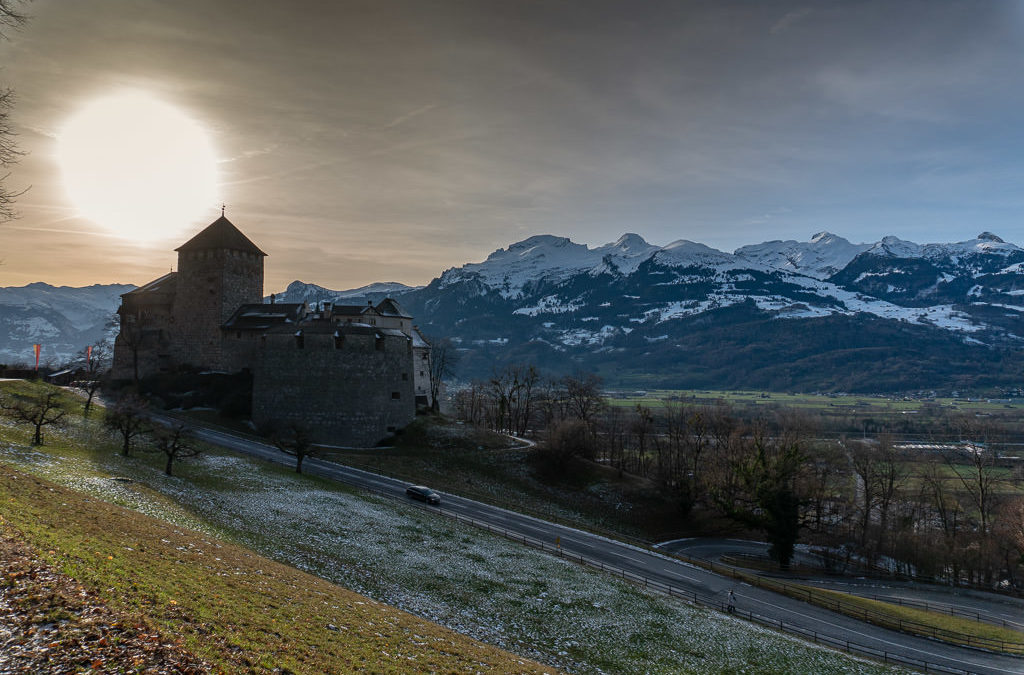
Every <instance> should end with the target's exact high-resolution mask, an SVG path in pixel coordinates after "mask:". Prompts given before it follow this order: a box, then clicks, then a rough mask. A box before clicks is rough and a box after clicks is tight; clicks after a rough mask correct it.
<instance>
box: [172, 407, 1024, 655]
mask: <svg viewBox="0 0 1024 675" xmlns="http://www.w3.org/2000/svg"><path fill="white" fill-rule="evenodd" d="M156 418H157V419H158V420H161V421H165V422H170V421H171V420H170V418H160V417H159V416H156ZM173 421H174V422H179V421H180V420H177V419H175V420H173ZM193 429H194V432H195V434H196V436H197V437H199V438H200V439H202V440H204V441H206V442H208V443H211V444H214V445H218V446H221V447H224V448H227V449H230V450H233V451H235V452H240V453H244V454H247V455H251V456H254V457H258V458H260V459H263V460H267V461H270V462H275V463H278V464H285V465H292V464H293V463H294V460H292V458H290V457H287V456H285V455H284V454H283V453H281V452H280V451H278V450H277V449H276V448H274V447H273V446H271V445H266V444H263V443H259V442H256V441H253V440H252V439H249V438H245V437H241V436H237V435H234V434H232V433H229V432H226V431H220V430H214V429H209V428H205V427H198V426H196V427H193ZM303 471H304V473H308V474H313V475H317V476H321V477H323V478H328V479H332V480H337V481H339V482H343V483H347V484H349V485H353V486H356V487H361V488H366V489H370V490H374V491H376V492H378V493H381V494H384V495H386V496H391V497H394V498H396V499H401V500H407V497H406V496H405V488H406V485H407V484H406V483H404V482H402V481H398V480H395V479H392V478H388V477H386V476H381V475H378V474H374V473H370V472H367V471H362V470H359V469H353V468H350V467H346V466H342V465H339V464H334V463H331V462H326V461H323V460H319V459H316V458H310V459H306V460H305V463H304V464H303ZM435 490H436V488H435ZM440 494H441V495H442V504H441V506H440V507H422V508H429V509H431V510H434V511H436V512H439V513H442V514H447V515H450V516H453V517H455V516H457V517H460V518H465V519H471V520H474V521H476V522H477V523H480V524H485V525H486V526H488V527H490V528H494V529H497V530H499V531H501V532H503V533H505V534H507V535H508V536H515V537H519V538H522V537H528V538H530V539H533V540H535V541H536V542H543V543H546V544H547V548H548V550H552V551H555V550H557V549H556V544H557V545H560V548H561V552H562V553H563V554H564V555H566V556H567V557H574V558H578V557H584V558H586V559H587V561H588V563H589V564H591V565H594V566H598V567H605V568H611V569H612V570H613V571H616V572H618V573H622V572H625V573H627V574H628V575H630V576H633V577H643V578H645V579H647V580H649V581H650V582H652V583H653V584H662V585H667V586H670V587H671V588H672V589H674V590H675V594H676V595H683V596H690V597H692V596H693V595H695V594H696V595H699V596H702V599H703V600H704V601H705V602H708V601H710V602H711V604H715V601H716V600H717V604H718V607H719V608H721V609H724V607H725V596H726V595H727V594H728V592H729V590H730V589H735V592H736V596H737V609H738V611H739V613H740V614H741V615H742V614H747V613H751V614H753V615H755V616H756V617H757V618H759V619H760V620H762V621H763V622H771V623H775V624H776V625H778V622H780V621H781V622H784V623H785V625H786V626H787V627H797V628H798V629H801V630H802V631H803V632H804V633H805V634H816V635H817V636H819V637H820V638H825V639H827V640H828V641H831V642H832V643H833V644H837V643H838V644H843V643H844V642H847V641H848V642H853V643H857V644H859V645H861V646H863V647H864V648H866V649H868V650H871V651H873V652H875V653H878V654H882V655H886V657H885V658H887V659H888V660H898V661H902V662H904V663H912V664H917V665H918V666H919V667H921V668H922V669H924V667H923V664H925V663H927V664H928V669H929V670H931V671H940V672H955V673H983V674H985V675H1004V674H1008V673H1024V659H1022V658H1017V657H1012V656H1005V655H998V654H990V653H986V652H981V651H976V650H971V649H966V648H960V647H955V646H952V645H948V644H945V643H941V642H935V641H932V640H927V639H924V638H919V637H915V636H911V635H904V634H901V633H896V632H893V631H888V630H885V629H883V628H878V627H876V626H872V625H870V624H865V623H862V622H860V621H857V620H854V619H850V618H848V617H845V616H842V615H838V614H835V613H833V612H830V611H828V610H824V609H821V608H818V607H814V606H812V605H808V604H806V603H803V602H800V601H797V600H793V599H790V598H786V597H783V596H779V595H776V594H774V593H771V592H770V591H765V590H762V589H758V588H754V587H752V586H748V585H746V584H742V583H739V584H738V583H737V582H736V581H735V580H733V579H730V578H727V577H723V576H720V575H717V574H714V573H712V572H709V571H707V570H704V569H702V568H699V567H696V566H693V565H690V564H687V563H685V562H682V561H680V560H678V559H675V558H672V557H669V556H667V555H663V554H661V553H658V552H654V551H649V550H646V549H641V548H638V547H635V546H631V545H629V544H624V543H621V542H618V541H613V540H609V539H606V538H604V537H600V536H598V535H594V534H590V533H587V532H582V531H580V530H575V529H572V528H569V527H565V526H562V525H557V524H554V523H549V522H546V521H543V520H539V519H537V518H533V517H530V516H524V515H521V514H518V513H514V512H511V511H507V510H505V509H501V508H498V507H495V506H490V505H488V504H483V503H481V502H476V501H473V500H470V499H464V498H462V497H458V496H456V495H448V494H445V493H443V492H441V493H440ZM410 503H411V502H410Z"/></svg>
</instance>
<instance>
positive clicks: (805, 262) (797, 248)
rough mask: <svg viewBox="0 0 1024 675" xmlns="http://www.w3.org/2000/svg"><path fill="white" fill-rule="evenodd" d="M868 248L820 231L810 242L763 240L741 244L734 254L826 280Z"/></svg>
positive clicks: (867, 245)
mask: <svg viewBox="0 0 1024 675" xmlns="http://www.w3.org/2000/svg"><path fill="white" fill-rule="evenodd" d="M869 248H871V244H851V243H850V242H849V241H847V240H846V239H843V238H842V237H840V236H838V235H835V234H832V233H831V232H819V233H818V234H816V235H814V236H813V237H811V240H810V241H793V240H789V241H766V242H764V243H763V244H754V245H752V246H743V247H741V248H738V249H736V255H738V256H740V257H741V258H746V259H748V260H755V261H757V262H761V263H764V264H765V265H768V266H769V267H774V268H776V269H780V270H784V271H787V272H796V273H797V274H804V275H806V276H809V277H814V278H815V279H827V278H829V277H830V276H832V275H833V274H835V273H836V272H838V271H839V270H841V269H843V268H844V267H846V266H847V265H848V264H849V263H850V261H851V260H853V259H854V258H856V257H857V256H858V255H860V254H861V253H863V252H864V251H866V250H868V249H869Z"/></svg>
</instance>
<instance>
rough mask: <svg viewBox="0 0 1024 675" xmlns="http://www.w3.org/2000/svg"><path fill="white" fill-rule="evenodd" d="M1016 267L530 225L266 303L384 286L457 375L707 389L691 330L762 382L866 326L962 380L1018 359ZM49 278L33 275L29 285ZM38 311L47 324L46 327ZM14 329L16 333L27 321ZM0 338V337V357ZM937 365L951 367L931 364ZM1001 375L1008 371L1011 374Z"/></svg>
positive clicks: (952, 256)
mask: <svg viewBox="0 0 1024 675" xmlns="http://www.w3.org/2000/svg"><path fill="white" fill-rule="evenodd" d="M1022 268H1024V249H1022V248H1021V247H1019V246H1017V245H1016V244H1012V243H1008V242H1006V241H1004V240H1003V239H1001V238H1000V237H998V236H996V235H994V234H992V233H990V232H982V233H981V234H979V235H978V236H977V237H975V238H973V239H968V240H965V241H961V242H953V243H945V244H916V243H914V242H908V241H905V240H902V239H899V238H897V237H885V238H883V239H881V240H879V241H878V242H874V243H860V244H853V243H851V242H849V241H848V240H846V239H845V238H843V237H841V236H839V235H835V234H832V233H830V232H828V231H824V230H823V231H820V232H818V233H816V234H815V235H814V236H812V237H811V239H810V240H809V241H806V242H798V241H794V240H787V241H781V240H774V241H766V242H762V243H761V244H754V245H748V246H742V247H739V248H737V249H736V250H735V251H734V252H732V253H729V252H725V251H721V250H718V249H715V248H712V247H709V246H706V245H704V244H701V243H697V242H693V241H688V240H685V239H679V240H676V241H673V242H671V243H669V244H666V245H664V246H659V245H657V244H651V243H649V242H647V241H646V240H645V239H644V238H643V237H641V236H640V235H638V234H635V233H626V234H623V235H622V236H621V237H619V238H618V239H617V240H616V241H614V242H610V243H607V244H603V245H599V246H594V247H590V246H587V245H584V244H578V243H575V242H573V241H572V240H571V239H569V238H567V237H560V236H556V235H534V236H532V237H528V238H526V239H524V240H522V241H519V242H514V243H512V244H510V245H508V246H507V247H504V248H499V249H497V250H495V251H493V252H492V253H491V254H489V255H488V256H487V257H486V259H484V260H483V261H481V262H469V263H466V264H464V265H461V266H458V267H451V268H448V269H446V270H444V271H443V272H442V273H441V274H439V275H438V276H437V277H436V278H435V279H433V280H432V281H431V282H430V283H429V284H427V285H426V286H418V287H412V286H406V285H404V284H399V283H397V282H382V283H375V284H369V285H367V286H363V287H360V288H357V289H348V290H341V291H334V290H331V289H328V288H326V287H323V286H319V285H315V284H307V283H304V282H301V281H298V280H296V281H294V282H292V283H291V284H289V285H288V287H287V288H286V289H285V290H284V291H281V292H279V293H275V294H274V299H275V301H277V302H302V301H310V302H313V301H325V300H326V301H331V302H337V303H341V304H362V303H363V302H365V301H367V300H370V301H374V302H376V301H378V300H380V299H381V298H383V297H386V296H393V297H396V298H397V299H399V300H400V301H401V302H402V303H403V305H405V306H406V308H407V309H408V310H409V311H410V313H411V314H413V316H415V317H416V321H417V322H418V323H419V324H420V325H421V328H422V329H423V330H424V332H426V333H428V334H433V335H439V336H440V335H443V336H449V337H451V338H452V339H453V340H454V341H455V343H456V344H457V346H458V349H459V350H460V353H462V354H463V356H464V357H465V358H464V359H463V363H464V368H463V370H464V372H463V373H460V374H462V375H465V376H467V377H468V376H486V375H487V374H488V373H487V372H485V371H486V370H489V369H493V368H494V367H497V366H500V364H502V363H505V362H509V361H511V360H514V359H520V360H529V359H535V360H537V361H538V362H541V363H544V364H547V367H550V368H551V369H553V370H562V371H564V370H566V369H572V368H596V369H601V368H603V369H604V371H603V372H605V374H607V375H608V377H609V379H623V378H632V379H638V378H642V376H643V375H644V372H643V370H644V369H645V368H646V369H649V370H650V369H653V370H654V371H657V370H661V371H664V372H666V373H667V372H670V371H672V372H676V375H675V376H673V377H674V379H672V380H671V382H669V381H666V384H675V385H680V386H683V385H686V384H687V383H693V382H697V381H700V382H701V383H702V384H703V385H708V386H710V385H714V381H713V380H708V379H707V378H703V377H698V376H697V375H696V374H688V373H686V372H677V371H680V369H681V365H680V364H683V363H689V364H690V366H689V367H690V368H692V369H693V373H696V372H697V371H699V370H703V371H706V372H710V370H709V369H708V368H705V367H704V366H700V364H699V363H697V362H694V361H693V360H692V359H691V358H690V354H687V355H686V356H685V358H683V356H682V355H680V354H679V353H678V350H680V349H683V347H682V346H681V345H685V349H687V350H689V351H690V352H692V353H693V354H695V355H696V356H697V357H699V355H700V354H701V353H704V354H706V355H707V358H708V359H711V358H715V359H726V360H730V359H728V356H727V355H725V354H724V353H721V351H720V350H719V349H718V348H717V346H716V345H713V344H702V343H701V342H700V339H706V340H709V341H711V340H713V341H717V344H718V345H720V344H723V343H729V344H732V345H733V348H734V349H737V350H740V351H742V352H745V353H748V354H760V356H759V357H758V358H759V360H758V361H757V362H756V363H753V365H752V366H750V367H751V368H753V370H749V369H748V370H749V372H750V373H754V372H755V371H757V372H761V371H764V372H769V371H770V372H772V373H775V374H774V375H772V378H770V379H771V380H772V381H776V382H777V381H780V376H779V375H778V371H779V369H780V368H782V369H785V368H786V367H787V366H786V364H785V363H776V364H771V363H769V362H768V361H769V360H770V359H786V358H789V357H787V356H785V355H786V354H790V353H791V352H792V350H791V349H790V348H789V347H787V346H786V345H785V344H774V345H767V344H761V343H762V342H763V341H764V340H766V339H769V338H766V337H762V336H771V337H770V340H775V341H807V340H806V338H807V335H806V333H807V331H809V330H818V331H825V332H826V333H827V334H828V339H823V340H811V341H810V342H814V343H815V344H818V345H819V349H821V350H824V351H823V352H822V353H821V354H819V355H818V358H817V359H816V361H815V362H816V363H819V364H820V363H822V362H824V361H827V360H828V359H827V358H825V357H827V356H828V355H829V354H832V355H833V356H835V355H836V352H837V350H840V349H841V348H840V347H839V346H838V345H841V344H848V343H849V342H850V341H849V340H848V339H847V337H846V336H844V335H842V332H843V331H868V332H872V333H873V334H874V335H875V336H876V337H877V336H881V335H885V336H888V337H887V339H889V340H890V342H889V343H887V342H885V340H875V339H868V338H867V337H865V339H864V340H862V341H861V342H862V343H863V344H861V346H860V347H857V349H860V350H862V351H860V352H857V354H858V356H857V357H856V358H855V359H854V360H855V361H856V362H857V363H858V364H859V365H857V366H856V367H858V368H861V369H865V368H867V369H872V368H874V367H875V365H876V364H878V363H881V362H882V361H887V362H888V363H889V367H893V364H896V363H900V364H902V365H901V366H896V367H903V368H906V369H907V370H908V372H917V371H918V370H920V368H919V366H918V365H915V364H914V363H913V360H914V359H918V360H920V362H921V363H926V364H930V366H929V368H930V371H929V372H921V373H920V374H919V377H918V379H919V380H920V381H919V382H918V383H919V384H922V385H927V384H934V382H948V381H950V379H951V378H953V379H956V381H957V382H958V386H959V387H960V388H964V386H963V385H964V382H969V381H970V380H971V366H970V362H971V360H972V359H973V360H975V361H976V362H977V363H978V364H979V366H978V367H979V368H985V367H988V366H985V365H984V364H986V363H992V364H994V365H992V366H991V367H992V368H996V369H1003V370H1005V369H1006V366H1007V365H1008V364H1011V363H1012V364H1016V362H1017V360H1019V359H1020V358H1021V353H1022V350H1024V322H1022V320H1021V319H1022V316H1024V271H1022ZM30 286H32V285H30ZM25 288H28V287H24V288H23V289H22V290H21V293H22V294H24V293H26V292H28V291H25V290H24V289H25ZM52 289H53V287H48V286H47V285H45V284H43V285H42V286H40V287H39V288H38V289H36V290H37V291H38V293H37V295H40V296H44V295H45V294H46V293H53V292H54V290H52ZM11 290H12V289H4V288H0V317H2V316H3V314H2V313H3V312H4V311H10V308H11V307H12V305H13V304H16V303H12V302H10V300H9V297H8V292H9V291H11ZM14 290H17V289H14ZM44 291H45V292H44ZM122 292H123V291H122ZM268 298H269V296H268ZM114 307H116V304H115V305H114ZM37 309H38V310H39V311H38V312H37V314H38V316H37V318H39V319H40V320H43V319H45V314H46V313H45V311H44V310H45V307H43V306H40V307H38V308H37ZM51 309H52V308H51ZM111 309H113V308H111ZM51 319H52V320H47V321H48V323H49V324H50V325H51V326H56V323H55V322H57V323H59V322H58V320H57V317H51ZM780 321H781V322H782V323H781V324H780V323H778V322H780ZM70 323H74V322H70ZM0 325H4V324H3V322H0ZM712 327H714V330H712ZM722 327H732V330H733V331H734V332H735V333H736V335H737V336H745V338H744V339H745V340H746V342H745V343H744V342H742V341H741V342H736V341H735V340H734V339H733V336H729V335H726V334H722V333H719V332H718V330H719V328H722ZM57 332H58V333H59V332H60V330H57ZM22 333H23V335H22V336H21V339H22V341H24V340H25V339H27V336H28V334H29V333H31V331H30V330H27V329H26V330H23V331H22ZM911 335H912V336H913V337H909V336H911ZM701 336H703V338H701ZM3 339H4V336H3V335H0V358H3V350H4V347H5V345H4V341H3ZM901 340H902V341H904V342H905V343H906V342H907V341H910V343H906V344H902V343H899V341H901ZM672 345H675V346H674V347H671V348H670V346H672ZM830 345H836V346H835V347H830ZM673 349H674V350H676V351H673ZM864 350H866V351H864ZM872 350H873V351H872ZM879 350H883V351H884V350H888V354H887V355H886V356H885V358H884V359H880V358H876V359H872V358H869V357H868V356H867V354H869V353H875V354H876V356H877V354H878V353H880V352H879ZM936 350H940V351H945V352H946V353H948V354H954V353H956V354H960V353H961V352H963V353H964V354H968V353H969V354H970V356H969V357H968V356H963V357H962V358H959V357H958V358H959V360H958V361H956V363H957V364H959V365H956V367H955V368H954V366H953V365H951V364H952V361H951V362H950V364H945V365H944V364H943V363H942V359H941V358H933V357H935V356H936ZM964 350H966V351H964ZM926 352H927V353H926ZM652 354H654V355H660V356H658V358H656V359H655V361H656V362H652V361H650V358H648V357H650V355H652ZM610 355H618V357H617V358H618V361H619V363H618V364H617V365H614V367H610V366H608V364H609V363H611V362H612V359H611V358H610ZM849 356H850V355H849V354H847V361H849V358H848V357H849ZM806 358H808V355H807V354H802V355H801V357H800V359H801V361H794V362H793V363H791V364H790V365H789V366H788V368H789V370H790V371H791V373H792V376H791V377H790V380H792V381H793V382H797V381H799V382H801V383H802V384H801V386H807V385H809V384H810V382H809V380H808V378H807V377H806V376H805V375H804V374H802V373H800V372H798V371H799V370H800V368H801V367H806V366H800V365H799V363H805V364H806V363H807V361H806ZM893 359H895V361H894V360H893ZM1006 359H1009V361H1007V362H1006V363H1003V361H1005V360H1006ZM731 360H732V361H736V359H731ZM698 361H699V358H698ZM602 364H604V365H602ZM816 367H819V368H820V366H816ZM737 368H739V366H738V365H737V366H735V367H734V370H735V369H737ZM1014 368H1016V366H1015V365H1014ZM950 369H953V370H956V373H951V372H945V371H947V370H950ZM711 370H715V369H711ZM715 372H719V373H720V375H721V378H722V382H723V383H724V382H730V383H737V382H741V381H743V377H742V376H741V375H742V373H738V372H731V374H727V375H726V374H723V373H724V372H725V371H722V370H721V368H718V369H717V370H715ZM1016 372H1017V376H1016V377H1017V380H1020V379H1021V378H1020V377H1019V373H1020V372H1021V371H1020V370H1019V369H1018V370H1017V371H1016ZM648 374H650V373H648ZM842 375H843V374H842V373H838V372H832V373H825V372H823V373H821V375H820V377H819V380H820V384H821V387H818V388H825V389H828V388H830V387H832V388H834V387H833V385H831V384H829V382H830V381H839V380H843V379H847V380H848V379H849V378H845V377H843V376H842ZM975 375H976V377H975V379H976V380H978V381H981V380H983V379H984V380H986V381H988V380H991V381H993V382H994V381H996V380H999V381H1006V382H1007V383H1010V382H1011V381H1012V380H1013V378H1014V377H1015V375H1014V374H1013V372H1006V373H1004V374H1002V375H1000V374H999V373H997V375H999V376H998V377H995V378H994V379H993V378H992V377H990V375H991V374H990V373H985V374H982V373H976V374H975ZM666 377H667V376H666ZM749 377H750V379H751V381H752V382H753V381H756V380H757V377H756V376H754V375H749ZM781 379H785V378H781ZM861 379H862V380H863V381H861V382H860V383H859V384H857V386H858V387H861V388H867V387H869V385H870V380H869V378H861ZM887 379H888V380H889V381H896V380H895V379H894V378H887ZM897 379H899V378H897ZM899 381H900V383H901V386H902V383H903V379H899ZM730 386H732V385H730ZM886 386H892V385H886ZM1018 386H1019V385H1018Z"/></svg>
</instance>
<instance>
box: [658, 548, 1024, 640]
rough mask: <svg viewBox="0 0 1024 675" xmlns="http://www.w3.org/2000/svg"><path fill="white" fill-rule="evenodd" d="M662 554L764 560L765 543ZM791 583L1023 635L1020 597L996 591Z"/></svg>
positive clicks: (812, 560) (849, 580)
mask: <svg viewBox="0 0 1024 675" xmlns="http://www.w3.org/2000/svg"><path fill="white" fill-rule="evenodd" d="M659 547H660V548H661V549H662V550H666V551H670V552H672V553H681V554H684V555H687V556H690V557H692V558H700V559H702V560H710V561H718V560H719V559H720V558H721V557H722V556H726V555H736V554H746V555H759V556H766V555H767V554H768V544H766V543H764V542H760V541H748V540H743V539H721V538H711V537H706V538H703V537H702V538H695V539H681V540H679V541H673V542H666V543H665V544H661V545H660V546H659ZM795 559H796V560H797V561H798V562H801V563H803V564H805V565H807V566H812V567H813V566H819V565H820V563H821V561H820V559H819V557H818V556H816V555H814V554H813V553H807V552H802V551H800V550H797V551H796V555H795ZM785 578H786V579H788V580H791V581H793V582H794V583H801V584H807V585H814V586H818V587H820V588H829V589H833V590H837V591H842V592H844V593H850V594H852V595H859V596H861V597H865V598H875V599H877V600H885V601H887V602H893V603H897V604H899V603H901V602H902V603H904V604H907V605H909V606H912V607H921V605H922V604H924V603H927V605H928V608H929V609H932V610H935V611H938V612H950V611H951V610H952V611H953V612H954V613H956V614H959V615H960V616H966V615H968V614H973V615H974V618H977V619H978V620H979V621H985V622H987V623H992V624H996V625H1003V626H1007V627H1009V628H1013V629H1015V630H1020V631H1024V599H1022V598H1013V597H1009V596H1006V595H999V594H997V593H986V592H983V591H977V590H973V589H964V588H952V587H945V586H936V585H934V584H921V583H914V582H912V581H900V580H897V579H879V578H867V577H852V576H844V577H837V576H835V575H831V576H830V575H826V574H820V575H814V574H808V573H806V572H805V571H804V570H801V572H800V573H799V574H789V575H785Z"/></svg>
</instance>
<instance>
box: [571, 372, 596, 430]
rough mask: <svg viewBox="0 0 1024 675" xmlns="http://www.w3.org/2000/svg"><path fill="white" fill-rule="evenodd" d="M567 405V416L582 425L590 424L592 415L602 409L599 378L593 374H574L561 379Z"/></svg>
mask: <svg viewBox="0 0 1024 675" xmlns="http://www.w3.org/2000/svg"><path fill="white" fill-rule="evenodd" d="M562 383H563V385H564V386H565V395H566V399H567V401H568V404H569V414H571V415H572V416H573V417H575V418H576V419H578V420H582V421H583V423H584V424H588V425H589V424H590V422H591V420H592V419H593V417H594V415H596V414H597V413H599V412H600V411H601V409H602V408H603V407H604V396H603V395H602V394H601V378H600V377H599V376H597V375H595V374H594V373H576V374H575V375H567V376H566V377H564V378H563V379H562Z"/></svg>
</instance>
